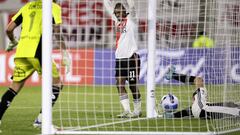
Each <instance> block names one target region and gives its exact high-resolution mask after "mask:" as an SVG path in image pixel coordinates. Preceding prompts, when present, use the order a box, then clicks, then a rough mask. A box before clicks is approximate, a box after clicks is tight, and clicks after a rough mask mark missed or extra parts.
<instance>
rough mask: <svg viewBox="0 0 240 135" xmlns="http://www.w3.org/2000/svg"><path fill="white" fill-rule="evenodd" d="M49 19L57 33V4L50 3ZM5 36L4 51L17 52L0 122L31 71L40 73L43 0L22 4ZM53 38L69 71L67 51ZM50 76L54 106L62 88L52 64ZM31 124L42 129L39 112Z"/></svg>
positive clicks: (58, 21) (59, 18)
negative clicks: (18, 33) (17, 31)
mask: <svg viewBox="0 0 240 135" xmlns="http://www.w3.org/2000/svg"><path fill="white" fill-rule="evenodd" d="M52 16H53V18H52V23H53V30H54V32H55V33H59V31H60V26H59V24H61V23H62V18H61V7H60V6H59V5H57V4H56V3H52ZM20 24H21V28H22V29H21V35H20V39H19V41H17V39H15V37H14V33H13V31H14V29H15V28H16V27H18V26H19V25H20ZM6 33H7V36H8V38H9V40H10V43H9V45H8V47H7V48H6V51H11V50H13V48H14V47H17V49H16V54H15V58H14V63H15V67H14V71H13V76H12V80H13V82H12V84H11V85H10V87H9V88H8V90H7V91H6V92H5V93H4V94H3V96H2V98H1V102H0V120H1V119H2V116H3V114H4V113H5V111H6V110H7V108H8V107H9V105H10V104H11V102H12V100H13V99H14V97H15V96H16V95H17V94H18V92H19V91H20V90H21V89H22V87H23V86H24V83H25V81H26V80H27V79H28V78H29V77H30V76H31V75H32V74H33V72H34V71H37V72H38V74H41V72H42V71H41V67H42V66H44V65H42V62H41V57H42V56H41V54H42V48H41V45H42V1H41V0H36V1H33V2H29V3H27V4H26V5H24V6H23V7H22V8H21V9H20V10H19V11H18V12H17V14H16V15H14V16H13V17H12V20H11V22H10V23H9V24H8V26H7V30H6ZM55 36H56V39H57V40H58V41H60V43H59V44H60V47H61V48H63V51H62V53H63V64H65V66H67V70H69V65H70V57H69V54H68V53H67V51H66V47H65V44H64V42H63V38H62V37H60V36H59V35H55ZM52 75H53V89H52V92H53V96H52V104H53V105H54V103H55V102H56V100H57V98H58V96H59V93H60V91H61V89H62V83H61V80H60V75H59V71H58V69H57V67H56V64H55V63H54V62H53V65H52ZM34 125H35V126H41V111H40V114H39V116H38V118H37V119H36V120H35V122H34Z"/></svg>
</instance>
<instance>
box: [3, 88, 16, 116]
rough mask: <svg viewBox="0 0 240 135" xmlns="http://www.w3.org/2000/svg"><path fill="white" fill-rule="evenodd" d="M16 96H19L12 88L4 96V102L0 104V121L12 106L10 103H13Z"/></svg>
mask: <svg viewBox="0 0 240 135" xmlns="http://www.w3.org/2000/svg"><path fill="white" fill-rule="evenodd" d="M16 95H17V92H15V91H14V90H13V89H11V88H8V90H7V91H6V92H5V94H4V95H3V96H2V100H1V102H0V120H1V119H2V116H3V114H4V113H5V111H6V110H7V108H8V107H9V106H10V103H11V102H12V100H13V98H14V97H15V96H16Z"/></svg>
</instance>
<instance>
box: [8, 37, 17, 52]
mask: <svg viewBox="0 0 240 135" xmlns="http://www.w3.org/2000/svg"><path fill="white" fill-rule="evenodd" d="M17 44H18V41H17V40H16V39H14V40H13V41H10V42H9V44H8V46H7V48H6V51H7V52H9V51H12V50H13V48H14V47H16V46H17Z"/></svg>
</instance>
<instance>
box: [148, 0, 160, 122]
mask: <svg viewBox="0 0 240 135" xmlns="http://www.w3.org/2000/svg"><path fill="white" fill-rule="evenodd" d="M156 5H157V1H156V0H149V3H148V65H147V80H148V81H147V101H146V102H147V104H146V109H147V111H146V112H147V118H156V117H157V112H156V103H155V101H156V99H155V58H156V11H157V6H156Z"/></svg>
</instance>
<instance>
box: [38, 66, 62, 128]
mask: <svg viewBox="0 0 240 135" xmlns="http://www.w3.org/2000/svg"><path fill="white" fill-rule="evenodd" d="M52 75H53V85H52V94H53V95H52V106H54V104H55V103H56V101H57V99H58V97H59V94H60V91H61V90H62V89H63V85H62V83H61V79H60V75H59V71H58V69H57V66H56V64H55V62H54V61H53V65H52ZM33 126H34V127H41V126H42V110H40V113H39V114H38V117H37V118H36V119H35V121H34V123H33Z"/></svg>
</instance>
